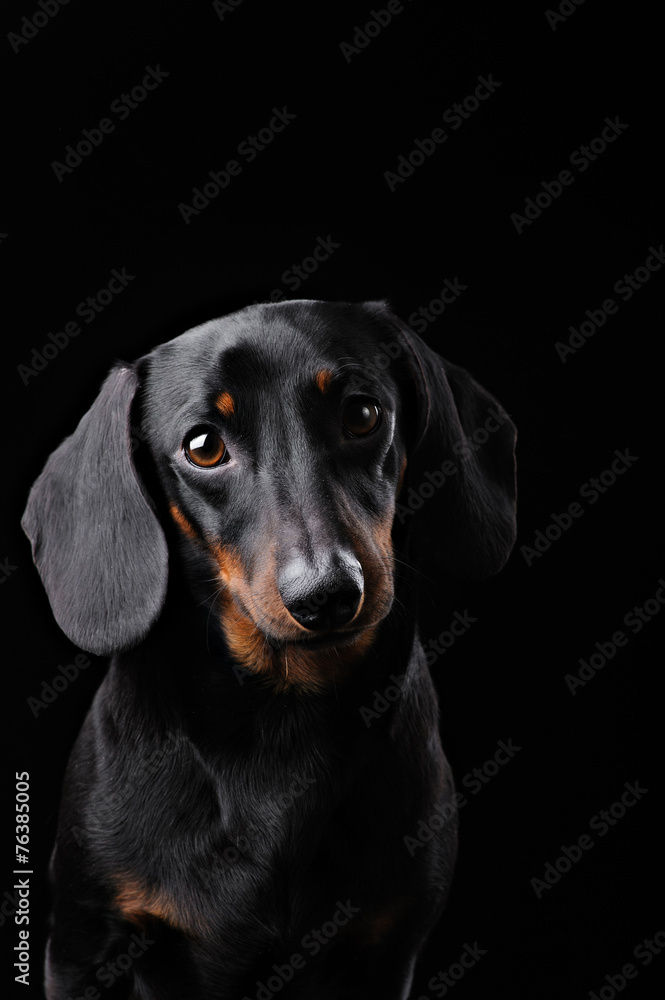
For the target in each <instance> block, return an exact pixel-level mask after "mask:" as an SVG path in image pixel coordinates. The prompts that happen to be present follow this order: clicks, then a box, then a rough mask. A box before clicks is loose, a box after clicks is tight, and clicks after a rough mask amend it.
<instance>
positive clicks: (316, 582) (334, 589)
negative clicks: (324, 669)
mask: <svg viewBox="0 0 665 1000" xmlns="http://www.w3.org/2000/svg"><path fill="white" fill-rule="evenodd" d="M279 592H280V594H281V596H282V600H283V601H284V607H285V608H286V609H287V611H288V612H289V614H290V615H291V616H292V617H293V618H295V620H296V621H297V622H298V624H299V625H302V626H303V628H306V629H310V630H311V631H313V632H317V631H319V632H320V631H323V630H326V629H336V628H341V627H342V625H346V624H347V623H348V622H350V621H351V619H352V618H353V616H354V615H355V613H356V611H357V610H358V605H359V604H360V599H361V597H362V593H363V571H362V568H361V566H360V563H359V562H358V560H357V559H356V558H355V556H352V555H350V554H344V555H338V556H337V557H336V558H335V560H334V562H333V565H332V566H330V567H329V568H328V569H327V570H326V571H324V572H318V573H317V572H315V571H313V570H312V569H311V568H310V567H309V566H307V565H306V564H305V563H304V562H303V560H302V559H298V558H296V559H292V560H291V561H290V562H289V563H287V565H286V566H285V567H284V569H283V570H282V572H281V573H280V575H279Z"/></svg>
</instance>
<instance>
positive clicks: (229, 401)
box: [215, 392, 236, 417]
mask: <svg viewBox="0 0 665 1000" xmlns="http://www.w3.org/2000/svg"><path fill="white" fill-rule="evenodd" d="M215 406H216V407H217V409H218V410H219V412H220V413H221V414H222V416H223V417H232V416H233V414H234V413H235V411H236V404H235V401H234V399H233V396H232V395H231V393H230V392H222V393H220V394H219V396H218V397H217V399H216V400H215Z"/></svg>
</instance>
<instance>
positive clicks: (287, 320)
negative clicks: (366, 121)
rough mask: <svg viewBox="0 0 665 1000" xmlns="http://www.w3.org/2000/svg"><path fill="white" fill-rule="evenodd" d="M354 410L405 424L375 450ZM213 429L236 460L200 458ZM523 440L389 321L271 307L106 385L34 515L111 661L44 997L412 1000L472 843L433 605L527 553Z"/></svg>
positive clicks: (350, 308) (373, 310)
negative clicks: (381, 698)
mask: <svg viewBox="0 0 665 1000" xmlns="http://www.w3.org/2000/svg"><path fill="white" fill-rule="evenodd" d="M317 377H318V381H317ZM222 392H226V393H228V394H229V397H230V400H231V402H229V400H228V399H227V402H226V403H225V404H222V403H220V402H219V397H220V394H221V393H222ZM358 397H362V401H364V405H366V406H367V407H369V412H370V413H374V412H375V411H374V410H372V407H373V406H378V407H379V408H380V411H381V415H380V419H379V421H378V424H377V426H376V428H375V429H374V430H372V431H371V432H369V433H367V434H359V435H356V436H350V435H349V433H348V432H347V431H346V430H344V429H343V427H342V423H341V420H342V417H341V414H342V412H344V411H345V407H346V406H348V405H349V400H350V399H351V398H355V399H358ZM231 409H232V410H233V412H230V410H231ZM490 411H491V414H490V416H489V417H488V413H490ZM345 412H347V413H348V412H349V411H348V410H347V411H345ZM376 412H378V411H376ZM345 420H346V421H347V423H348V418H347V417H345ZM488 421H489V423H488ZM201 425H204V426H205V427H208V428H211V429H212V430H215V431H217V432H218V433H219V434H220V435H221V437H222V438H223V439H224V441H225V443H226V447H227V456H228V461H226V462H225V463H224V464H221V465H218V466H216V467H213V468H199V467H197V466H195V465H193V464H192V463H191V462H190V461H189V460H188V459H187V457H186V455H185V452H184V450H183V442H184V440H185V437H186V435H187V434H188V432H189V431H190V430H192V429H193V428H195V427H197V426H199V427H200V426H201ZM488 426H489V427H491V430H490V431H487V427H488ZM131 428H133V429H134V431H133V435H132V430H131ZM479 428H485V431H484V432H482V433H481V435H480V437H482V439H483V440H482V442H481V443H479V436H478V433H477V431H478V429H479ZM514 442H515V431H514V427H513V425H512V423H511V421H510V420H509V418H508V417H507V415H506V414H505V412H504V411H503V410H502V409H501V407H500V405H499V404H498V403H497V401H496V400H495V399H494V398H493V397H492V396H490V395H489V394H488V393H486V392H485V391H484V390H483V389H482V388H481V387H480V386H478V385H477V383H475V382H474V381H473V379H471V378H470V376H469V375H467V374H466V373H465V372H463V371H462V370H461V369H459V368H457V367H455V366H454V365H450V364H449V363H448V362H444V361H443V360H442V359H441V358H439V357H438V356H437V355H436V354H434V353H433V352H432V351H431V350H429V349H428V348H427V347H426V345H425V344H424V343H423V342H422V341H421V340H420V338H418V337H417V336H416V335H414V334H413V333H412V332H411V331H410V330H409V329H408V328H406V327H405V326H404V325H403V324H402V323H401V322H400V321H399V320H398V319H397V317H395V316H394V315H393V314H392V313H391V312H390V311H389V310H388V309H387V307H386V306H385V305H384V304H382V303H365V304H362V305H350V304H343V303H325V302H307V301H295V302H288V303H283V304H278V305H265V306H253V307H249V308H247V309H245V310H242V311H241V312H238V313H234V314H232V315H230V316H226V317H224V318H222V319H219V320H214V321H212V322H210V323H206V324H204V325H203V326H201V327H198V328H196V329H194V330H190V331H189V332H187V333H185V334H183V335H182V336H180V337H177V338H176V339H175V340H172V341H170V342H169V343H167V344H164V345H162V346H160V347H158V348H156V349H155V350H154V351H152V352H151V353H150V354H148V355H146V356H145V357H144V358H142V359H140V360H139V361H138V362H137V363H136V364H134V365H131V366H127V367H124V366H123V367H118V368H116V369H115V370H114V371H113V372H112V373H111V374H110V375H109V377H108V379H107V380H106V382H105V383H104V386H103V387H102V390H101V393H100V396H99V398H98V399H97V401H96V402H95V404H94V405H93V406H92V408H91V409H90V411H89V412H88V413H87V414H86V416H85V417H84V418H83V420H82V421H81V423H80V424H79V426H78V428H77V429H76V431H75V432H74V434H73V435H72V436H71V437H70V438H68V439H67V440H66V441H65V442H64V443H63V444H62V445H61V446H60V447H59V448H58V449H57V450H56V451H55V452H54V454H53V455H52V456H51V458H50V459H49V461H48V462H47V465H46V467H45V469H44V471H43V473H42V475H41V476H40V477H39V479H38V480H37V482H36V483H35V485H34V487H33V489H32V492H31V494H30V499H29V502H28V506H27V509H26V513H25V516H24V520H23V524H24V528H25V531H26V533H27V534H28V536H29V537H30V539H31V541H32V545H33V553H34V558H35V562H36V564H37V567H38V569H39V572H40V574H41V576H42V580H43V582H44V586H45V587H46V590H47V592H48V595H49V598H50V601H51V605H52V608H53V612H54V614H55V617H56V619H57V621H58V623H59V624H60V626H61V627H62V629H63V630H64V631H65V632H66V633H67V635H68V636H69V637H70V638H71V639H72V641H74V642H75V643H77V644H78V645H80V646H81V647H82V648H84V649H86V650H89V651H91V652H94V653H103V654H112V655H113V659H112V660H111V665H110V668H109V671H108V674H107V676H106V677H105V680H104V681H103V683H102V685H101V687H100V689H99V691H98V693H97V695H96V697H95V700H94V703H93V705H92V708H91V710H90V712H89V714H88V717H87V718H86V721H85V722H84V725H83V728H82V731H81V734H80V736H79V739H78V742H77V744H76V747H75V749H74V751H73V754H72V757H71V760H70V764H69V767H68V771H67V776H66V780H65V787H64V792H63V799H62V806H61V814H60V820H59V832H58V839H57V844H56V848H55V851H54V856H53V862H52V870H53V884H54V911H53V927H52V933H51V938H50V942H49V956H48V961H47V971H46V992H47V996H48V998H49V1000H65V998H66V997H69V996H71V997H74V996H76V997H79V996H82V995H84V991H85V990H86V988H88V989H90V988H91V987H93V986H95V987H96V988H97V989H99V991H100V993H101V995H103V996H109V997H111V996H116V995H117V996H124V997H132V998H136V1000H138V998H141V1000H148V998H151V1000H198V998H213V997H214V998H228V1000H241V998H257V1000H261V998H262V997H263V998H264V1000H265V998H267V997H269V996H271V995H272V994H276V995H277V994H278V995H279V996H280V998H299V997H302V998H305V997H306V998H308V1000H312V998H314V1000H319V998H320V1000H334V998H337V1000H341V998H346V1000H352V998H358V1000H359V998H377V1000H400V998H405V997H406V996H407V995H408V990H409V984H410V982H411V978H412V972H413V966H414V962H415V959H416V956H417V954H418V952H419V950H420V948H421V947H422V945H423V943H424V941H425V939H426V937H427V934H428V933H429V931H430V929H431V927H432V926H433V924H434V923H435V921H436V919H437V917H438V915H439V913H440V912H441V909H442V907H443V905H444V903H445V899H446V896H447V893H448V888H449V884H450V879H451V873H452V867H453V863H454V857H455V850H456V822H455V816H454V810H453V809H452V807H451V806H450V805H449V801H450V798H451V795H452V791H453V783H452V778H451V775H450V772H449V769H448V765H447V762H446V760H445V757H444V755H443V752H442V749H441V744H440V740H439V734H438V718H437V702H436V695H435V692H434V689H433V686H432V682H431V680H430V677H429V673H428V670H427V667H426V665H425V658H424V654H423V651H422V647H421V645H420V642H419V639H418V635H417V628H416V615H417V610H418V601H419V589H422V586H423V585H424V586H428V582H427V581H428V580H431V579H434V578H436V577H438V576H440V575H441V574H442V573H446V574H448V575H449V576H451V577H453V578H454V577H467V578H481V577H484V576H487V575H490V574H492V573H495V572H497V571H498V570H499V569H500V568H501V566H502V565H503V564H504V562H505V561H506V559H507V558H508V555H509V553H510V550H511V547H512V545H513V542H514V538H515V522H514V502H515V480H514V457H513V449H514ZM405 460H406V470H404V461H405ZM446 461H448V462H450V463H452V465H450V466H447V467H444V468H445V469H446V473H445V475H444V474H443V473H441V471H440V470H441V469H442V467H443V463H444V462H446ZM451 469H454V471H450V470H451ZM437 475H438V478H437ZM423 484H429V485H428V486H427V487H426V488H424V489H421V487H422V486H423ZM432 484H434V485H433V486H432ZM437 484H439V485H437ZM430 486H431V487H432V488H431V489H430V488H429V487H430ZM398 494H399V495H398ZM432 494H433V495H432ZM426 495H427V497H426ZM425 497H426V498H425ZM419 500H420V501H421V502H420V505H418V501H419ZM396 505H397V506H396ZM391 536H392V548H393V550H394V554H395V557H396V558H393V555H392V552H391V550H390V537H391ZM411 567H414V570H413V571H412V570H411ZM167 580H168V587H167ZM287 606H288V607H287ZM395 678H396V679H397V680H395ZM388 687H391V693H390V698H389V699H386V700H385V702H384V703H383V704H385V705H386V706H388V707H387V708H386V710H385V711H380V712H371V711H370V710H371V708H372V705H373V703H374V701H375V698H376V694H375V692H376V691H379V692H382V691H385V690H386V689H387V688H388ZM395 691H399V697H396V696H395ZM437 809H438V813H437ZM435 815H438V816H439V817H443V818H445V822H438V821H437V822H436V823H433V824H432V827H435V826H436V827H438V830H437V832H436V835H435V836H434V837H433V838H432V839H431V840H429V841H428V842H427V843H426V844H424V845H423V846H421V847H419V848H418V849H409V847H408V845H407V843H406V842H405V838H407V837H409V836H415V834H416V829H417V827H418V823H419V821H420V820H426V821H427V820H429V819H430V818H431V817H433V816H435ZM118 956H120V958H121V959H122V960H120V958H119V957H118ZM123 956H125V957H123ZM294 956H296V957H294ZM298 956H299V958H298ZM109 963H110V965H109ZM114 963H115V964H114ZM271 983H272V985H271ZM262 991H263V992H262ZM90 995H92V994H90Z"/></svg>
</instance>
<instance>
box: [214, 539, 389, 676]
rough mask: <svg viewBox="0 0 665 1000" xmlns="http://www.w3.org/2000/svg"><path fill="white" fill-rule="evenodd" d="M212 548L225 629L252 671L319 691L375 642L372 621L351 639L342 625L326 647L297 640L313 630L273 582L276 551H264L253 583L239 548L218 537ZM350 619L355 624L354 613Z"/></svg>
mask: <svg viewBox="0 0 665 1000" xmlns="http://www.w3.org/2000/svg"><path fill="white" fill-rule="evenodd" d="M210 552H211V555H212V556H213V558H214V560H215V562H216V563H217V566H218V567H219V577H220V581H221V582H222V583H224V584H225V585H226V587H225V590H223V591H222V592H221V593H220V595H219V598H218V600H219V604H220V621H221V625H222V628H223V630H224V635H225V637H226V641H227V642H228V644H229V649H230V651H231V653H232V655H233V657H234V658H235V659H236V661H237V662H238V664H239V665H240V666H242V667H243V668H244V669H245V670H248V671H249V672H250V673H255V674H259V675H262V676H264V677H266V678H267V679H270V680H272V681H273V682H274V683H275V684H276V685H277V686H278V687H279V688H281V689H285V688H288V687H291V686H294V687H299V688H302V689H303V690H306V691H319V690H322V689H324V688H326V687H329V686H330V685H331V684H334V683H335V682H336V681H339V680H341V679H342V678H343V677H345V676H346V674H347V673H348V671H349V670H350V668H351V666H352V665H353V663H355V662H356V661H357V660H359V659H360V658H361V657H362V656H363V655H364V654H365V653H366V652H367V650H368V649H369V648H370V646H371V645H372V643H373V642H374V640H375V638H376V632H377V626H375V625H369V626H367V627H365V628H364V629H363V631H362V632H360V634H359V635H358V636H356V637H355V638H354V639H353V641H352V642H349V643H348V644H342V640H343V635H344V630H340V633H339V634H340V644H339V645H331V646H330V647H328V648H324V649H307V648H306V646H304V645H296V643H295V642H294V640H300V639H302V638H303V636H307V635H309V634H310V633H309V632H308V630H307V629H305V628H303V626H302V625H299V624H298V622H296V620H295V619H294V618H292V617H291V615H289V613H288V611H287V610H286V608H285V607H284V604H283V602H282V599H281V597H280V595H279V592H278V591H277V587H276V584H275V583H274V580H275V579H276V572H275V565H274V563H275V560H274V555H273V554H271V553H268V554H267V555H266V558H265V561H264V565H263V567H262V571H261V572H260V573H259V574H257V580H256V583H255V586H254V588H253V589H252V588H251V587H250V584H249V581H248V580H247V579H246V576H245V574H244V570H243V566H242V563H241V560H240V558H239V557H238V555H237V553H235V552H234V551H233V550H232V549H231V548H230V547H229V546H224V545H221V544H220V543H218V542H217V543H214V542H213V543H211V544H210ZM357 617H358V615H356V618H357ZM257 622H258V623H260V625H261V629H259V627H257V624H255V623H257ZM352 624H353V628H354V629H355V628H356V627H357V625H356V623H355V619H354V622H353V623H352ZM263 629H269V630H270V632H271V633H272V634H273V635H278V636H279V637H280V641H281V642H282V645H280V646H278V647H275V646H272V645H270V643H269V642H268V641H267V639H266V637H265V635H264V634H263V631H262V630H263Z"/></svg>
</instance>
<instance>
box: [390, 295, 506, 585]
mask: <svg viewBox="0 0 665 1000" xmlns="http://www.w3.org/2000/svg"><path fill="white" fill-rule="evenodd" d="M371 306H372V308H373V310H375V315H376V310H379V311H380V313H382V315H383V319H384V323H385V322H387V323H388V324H389V325H390V327H391V329H392V330H393V333H394V340H395V339H396V341H397V345H399V351H398V350H397V349H396V348H395V349H393V350H392V351H391V356H392V357H395V355H397V357H396V359H395V361H394V364H395V366H396V368H397V370H398V371H399V372H400V374H401V376H402V379H404V377H406V391H407V395H410V397H411V404H410V412H409V405H408V403H407V423H408V424H410V425H411V426H407V428H406V430H407V433H408V436H409V437H410V439H411V445H410V449H409V452H408V454H407V468H406V475H405V479H404V482H403V486H402V490H401V492H400V496H399V497H398V501H397V503H398V506H397V520H398V521H399V522H401V523H403V524H404V525H405V526H406V528H407V537H408V542H407V545H408V550H409V556H410V558H411V560H413V561H415V564H416V565H417V566H418V568H419V569H421V570H422V568H423V567H428V566H432V567H433V568H434V567H435V573H436V572H441V571H443V572H445V573H447V574H449V575H451V576H454V577H457V578H460V579H468V580H480V579H483V578H484V577H488V576H492V575H493V574H494V573H498V571H499V570H500V569H501V567H502V566H503V565H504V564H505V562H506V561H507V559H508V556H509V555H510V552H511V549H512V547H513V545H514V544H515V537H516V523H515V500H516V486H515V440H516V437H517V432H516V430H515V426H514V424H513V423H512V421H511V420H510V418H509V416H508V414H507V413H506V412H505V410H504V409H503V408H502V406H501V405H500V403H499V402H498V401H497V400H496V399H495V398H494V396H492V395H490V393H489V392H487V391H486V390H485V389H483V387H482V386H480V385H479V384H478V383H477V382H476V381H474V379H473V378H472V377H471V376H470V375H469V374H468V372H466V371H464V369H462V368H459V367H458V366H457V365H453V364H451V363H450V362H448V361H445V360H444V359H443V358H441V357H439V355H438V354H436V353H435V352H434V351H432V350H431V349H430V348H429V347H428V346H427V345H426V344H425V343H424V341H423V340H422V339H421V338H420V337H419V336H418V335H417V334H415V333H413V331H412V330H411V329H410V328H409V327H407V326H406V325H405V324H404V323H403V322H402V321H401V320H400V319H398V317H396V316H395V315H394V314H392V313H391V312H390V311H389V310H388V309H387V307H386V306H385V305H384V304H383V303H381V304H378V303H372V304H371ZM384 331H385V327H384ZM409 390H410V391H409ZM425 572H427V570H425ZM429 575H434V574H431V573H430V574H429Z"/></svg>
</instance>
